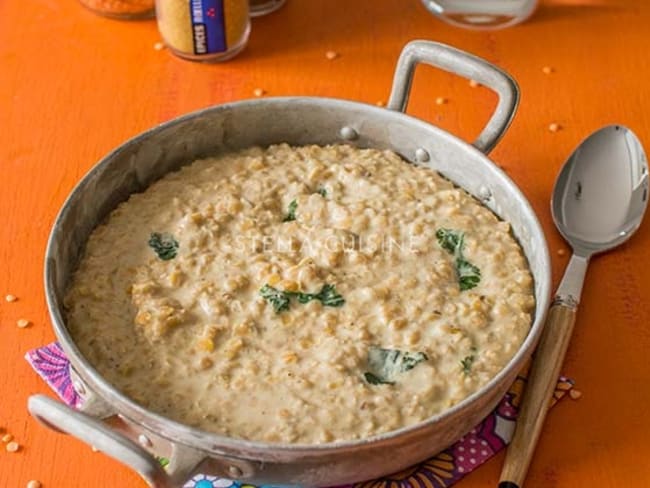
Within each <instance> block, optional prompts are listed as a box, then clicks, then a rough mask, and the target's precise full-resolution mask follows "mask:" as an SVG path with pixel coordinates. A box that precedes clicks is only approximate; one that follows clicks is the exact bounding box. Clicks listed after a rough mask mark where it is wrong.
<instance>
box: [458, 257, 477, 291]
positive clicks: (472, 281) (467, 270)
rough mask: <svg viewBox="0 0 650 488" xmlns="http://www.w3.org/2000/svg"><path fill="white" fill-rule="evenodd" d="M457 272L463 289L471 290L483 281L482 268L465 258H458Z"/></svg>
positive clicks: (459, 283)
mask: <svg viewBox="0 0 650 488" xmlns="http://www.w3.org/2000/svg"><path fill="white" fill-rule="evenodd" d="M456 274H457V275H458V285H459V286H460V290H461V291H465V290H470V289H472V288H474V287H475V286H477V285H478V284H479V282H480V281H481V270H480V269H478V268H477V267H476V266H474V265H473V264H472V263H470V262H469V261H466V260H465V259H464V258H457V259H456Z"/></svg>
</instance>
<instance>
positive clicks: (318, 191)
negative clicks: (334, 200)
mask: <svg viewBox="0 0 650 488" xmlns="http://www.w3.org/2000/svg"><path fill="white" fill-rule="evenodd" d="M316 193H318V194H319V195H320V196H321V197H323V198H325V197H326V196H327V190H326V189H325V187H323V186H321V187H320V188H319V189H318V190H316Z"/></svg>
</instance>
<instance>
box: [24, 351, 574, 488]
mask: <svg viewBox="0 0 650 488" xmlns="http://www.w3.org/2000/svg"><path fill="white" fill-rule="evenodd" d="M25 358H26V359H27V361H28V362H29V363H30V364H31V366H32V367H33V368H34V370H36V372H37V373H38V374H39V375H40V376H41V378H43V379H44V380H45V381H46V382H47V384H48V385H50V387H51V388H52V389H53V390H54V391H55V392H56V393H57V394H58V395H59V396H60V397H61V399H62V400H63V401H64V402H66V403H67V404H68V405H70V406H72V407H75V408H77V407H79V405H80V404H81V398H80V397H79V395H78V394H77V392H76V391H75V390H74V388H73V387H72V381H71V379H70V363H69V362H68V359H67V358H66V356H65V353H64V352H63V350H62V349H61V346H60V345H59V344H58V343H56V342H55V343H52V344H49V345H47V346H44V347H41V348H38V349H34V350H32V351H29V352H28V353H27V354H26V356H25ZM527 374H528V371H523V372H522V374H521V375H520V376H518V377H517V379H516V381H515V382H514V384H513V385H512V386H511V388H510V390H509V391H508V393H507V394H506V396H505V397H504V398H503V399H502V400H501V402H500V403H499V405H498V406H497V408H495V409H494V410H493V411H492V413H490V415H488V416H487V417H486V418H485V419H484V420H483V421H482V422H481V423H480V424H479V425H477V426H476V427H474V429H472V430H471V431H470V432H468V433H467V434H465V435H464V436H463V437H461V438H460V439H459V440H458V441H457V442H456V443H455V444H454V445H452V446H451V447H449V448H447V449H445V450H444V451H442V452H441V453H439V454H438V455H436V456H434V457H432V458H429V459H427V460H426V461H423V462H421V463H419V464H417V465H415V466H412V467H410V468H408V469H405V470H403V471H400V472H399V473H395V474H392V475H389V476H385V477H383V478H379V479H376V480H372V481H365V482H362V483H355V484H353V485H345V486H344V487H340V488H447V487H449V486H451V485H453V484H454V483H455V482H456V481H458V480H459V479H461V478H462V477H463V476H465V475H466V474H467V473H469V472H470V471H473V470H474V469H476V468H477V467H478V466H480V465H481V464H483V463H484V462H485V461H487V460H488V459H490V458H491V457H492V456H494V455H495V454H496V453H497V452H499V451H500V450H501V449H503V448H504V447H505V446H506V445H507V444H508V442H510V439H511V437H512V433H513V431H514V428H515V420H516V418H517V413H518V411H519V403H520V401H521V394H522V392H523V389H524V386H525V383H526V376H527ZM571 388H573V381H572V380H570V379H568V378H565V377H563V376H562V377H560V378H559V380H558V383H557V387H556V390H555V394H554V397H553V401H552V402H551V406H553V405H554V404H555V403H556V402H557V401H558V400H560V399H561V398H562V397H563V396H564V395H566V393H567V392H568V391H569V390H570V389H571ZM165 461H166V460H161V462H163V463H164V462H165ZM184 488H256V487H254V486H252V485H248V484H244V483H240V482H238V481H232V480H228V479H224V478H217V477H215V476H207V475H203V474H199V475H196V476H194V477H193V478H192V479H191V480H189V481H188V482H187V483H185V485H184ZM263 488H270V487H263Z"/></svg>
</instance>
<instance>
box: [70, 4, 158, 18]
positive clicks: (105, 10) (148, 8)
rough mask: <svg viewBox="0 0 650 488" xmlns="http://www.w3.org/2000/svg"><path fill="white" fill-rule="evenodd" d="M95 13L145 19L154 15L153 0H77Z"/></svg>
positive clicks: (114, 16)
mask: <svg viewBox="0 0 650 488" xmlns="http://www.w3.org/2000/svg"><path fill="white" fill-rule="evenodd" d="M79 3H81V5H83V6H84V7H86V8H88V9H90V10H92V11H93V12H95V13H96V14H99V15H103V16H105V17H113V18H116V19H145V18H150V17H153V16H154V0H79Z"/></svg>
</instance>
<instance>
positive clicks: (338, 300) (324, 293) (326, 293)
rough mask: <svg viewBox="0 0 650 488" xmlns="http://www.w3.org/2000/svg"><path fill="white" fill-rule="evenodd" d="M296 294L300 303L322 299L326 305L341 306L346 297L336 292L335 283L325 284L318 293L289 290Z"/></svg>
mask: <svg viewBox="0 0 650 488" xmlns="http://www.w3.org/2000/svg"><path fill="white" fill-rule="evenodd" d="M288 293H290V294H291V295H294V296H295V297H296V298H297V299H298V301H299V302H300V303H308V302H311V301H312V300H320V302H321V303H322V304H323V305H324V306H326V307H340V306H342V305H343V304H344V303H345V299H344V298H343V297H342V296H341V295H339V294H338V293H337V292H336V287H335V286H334V285H328V284H325V285H323V287H322V288H321V290H320V291H319V292H318V293H300V292H288Z"/></svg>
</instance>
